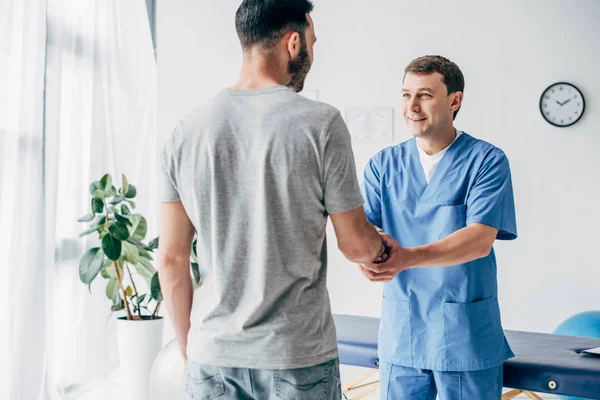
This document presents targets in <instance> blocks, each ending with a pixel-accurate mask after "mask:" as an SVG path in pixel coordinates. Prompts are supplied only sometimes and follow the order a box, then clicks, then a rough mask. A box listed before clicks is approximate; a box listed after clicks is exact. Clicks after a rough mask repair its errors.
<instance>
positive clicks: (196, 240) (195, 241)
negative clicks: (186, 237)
mask: <svg viewBox="0 0 600 400" xmlns="http://www.w3.org/2000/svg"><path fill="white" fill-rule="evenodd" d="M197 246H198V239H194V241H193V242H192V253H194V255H195V256H196V257H198V254H196V251H197V249H196V248H197Z"/></svg>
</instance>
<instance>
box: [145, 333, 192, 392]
mask: <svg viewBox="0 0 600 400" xmlns="http://www.w3.org/2000/svg"><path fill="white" fill-rule="evenodd" d="M184 381H185V376H184V365H183V357H181V354H180V353H179V345H178V344H177V340H175V339H173V340H171V341H170V342H169V343H167V345H166V346H164V347H163V348H162V349H161V350H160V353H158V356H156V359H155V360H154V364H153V365H152V371H151V372H150V399H151V400H173V399H183V398H184V396H183V394H184V393H183V388H184Z"/></svg>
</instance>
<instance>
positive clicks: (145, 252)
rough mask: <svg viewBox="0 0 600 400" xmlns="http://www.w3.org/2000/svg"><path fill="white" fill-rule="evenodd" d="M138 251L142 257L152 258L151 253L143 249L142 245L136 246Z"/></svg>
mask: <svg viewBox="0 0 600 400" xmlns="http://www.w3.org/2000/svg"><path fill="white" fill-rule="evenodd" d="M138 252H139V253H140V257H144V258H145V259H147V260H150V261H152V260H154V258H153V257H152V254H150V252H149V251H148V250H146V249H144V248H143V247H138Z"/></svg>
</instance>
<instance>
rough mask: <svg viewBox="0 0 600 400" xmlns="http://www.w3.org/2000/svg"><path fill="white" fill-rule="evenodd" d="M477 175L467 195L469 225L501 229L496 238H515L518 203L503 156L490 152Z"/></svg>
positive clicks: (506, 162) (508, 167)
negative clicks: (516, 202)
mask: <svg viewBox="0 0 600 400" xmlns="http://www.w3.org/2000/svg"><path fill="white" fill-rule="evenodd" d="M477 175H478V176H477V177H476V179H475V184H474V185H473V187H472V188H471V190H470V192H469V195H468V196H467V225H470V224H472V223H481V224H484V225H488V226H491V227H494V228H496V229H498V235H497V239H500V240H512V239H516V238H517V222H516V215H515V200H514V195H513V187H512V179H511V175H510V166H509V164H508V159H507V158H506V156H505V155H504V153H503V152H502V151H496V152H494V153H491V154H490V155H489V156H488V158H487V159H486V160H485V161H484V163H483V166H482V167H481V168H480V169H479V171H478V174H477Z"/></svg>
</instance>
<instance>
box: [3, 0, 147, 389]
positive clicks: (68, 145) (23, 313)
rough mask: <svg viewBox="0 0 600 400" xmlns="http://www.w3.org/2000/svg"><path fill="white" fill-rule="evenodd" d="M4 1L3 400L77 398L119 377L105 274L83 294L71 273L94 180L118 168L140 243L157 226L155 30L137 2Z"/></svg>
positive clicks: (85, 243)
mask: <svg viewBox="0 0 600 400" xmlns="http://www.w3.org/2000/svg"><path fill="white" fill-rule="evenodd" d="M4 1H6V0H4ZM8 3H9V4H10V6H9V13H8V15H9V17H8V18H7V19H10V24H9V25H8V26H7V25H6V24H5V22H4V21H3V22H2V26H1V27H0V29H2V33H3V39H2V45H3V46H2V49H3V55H2V57H3V60H2V61H3V62H2V68H7V69H8V70H9V71H8V72H9V74H5V71H3V70H0V79H2V83H3V86H2V89H4V87H5V85H6V87H7V88H8V92H7V93H8V96H2V99H3V102H5V103H6V104H2V103H0V112H2V113H3V117H8V119H7V120H6V121H7V122H4V119H3V122H2V125H0V131H2V132H3V135H2V139H1V142H0V145H1V149H2V152H1V156H2V161H1V162H0V176H1V177H2V181H1V182H0V194H1V196H0V198H1V203H0V207H1V213H0V216H1V218H2V219H1V229H0V232H1V234H2V236H1V238H0V239H1V242H0V243H1V245H2V251H0V254H2V255H3V256H4V257H3V259H4V263H1V264H0V268H3V269H4V270H6V271H7V272H8V275H7V274H3V275H4V276H8V280H7V281H6V280H3V279H0V282H2V283H3V284H4V285H6V286H7V287H6V288H5V287H0V290H2V292H0V293H3V294H6V298H7V301H8V302H7V303H4V302H2V303H0V304H8V309H9V314H8V315H9V318H10V324H9V326H10V329H9V332H7V334H9V335H10V339H11V342H10V352H9V353H8V355H9V356H10V357H8V358H7V361H6V362H5V361H4V357H3V358H2V359H1V360H2V361H0V362H1V363H3V364H5V365H3V366H2V367H5V368H7V369H8V370H9V371H10V374H9V377H8V381H7V382H8V383H10V384H11V386H10V392H9V393H10V395H9V396H6V397H3V396H2V395H3V393H0V398H7V399H11V400H35V399H42V398H45V393H48V394H49V397H50V398H51V399H63V398H74V397H76V396H77V394H79V393H82V392H84V391H86V390H89V389H90V388H94V387H97V386H98V385H105V384H107V382H108V383H110V380H111V377H115V376H118V355H117V351H116V335H115V327H114V320H115V318H116V317H117V316H118V315H116V314H114V315H112V316H110V315H109V314H110V301H109V300H108V299H106V296H105V294H104V288H105V281H104V280H103V279H102V278H101V277H100V276H99V277H98V278H97V279H96V281H95V282H94V284H92V287H91V291H92V294H91V295H90V293H89V292H88V289H87V287H85V285H83V284H82V283H81V282H80V281H79V275H78V262H79V258H80V256H81V255H82V254H83V253H84V252H85V250H86V249H88V248H89V247H91V246H92V245H94V244H97V242H95V240H97V239H95V238H94V237H93V235H90V236H86V237H85V238H79V237H78V235H79V233H80V232H82V231H84V230H86V228H87V225H86V224H83V223H79V222H77V221H76V220H77V218H78V217H80V216H82V215H84V214H86V213H87V212H88V211H89V209H90V194H89V186H90V183H91V182H92V181H94V180H98V179H100V177H101V176H102V175H103V174H105V173H111V174H112V175H113V178H114V179H115V181H116V182H120V177H121V174H125V175H126V176H127V178H128V180H129V182H130V183H133V184H134V185H136V187H137V189H138V193H137V197H136V199H135V202H136V204H137V207H136V211H137V212H139V213H141V214H143V215H144V216H145V217H146V219H147V221H148V235H147V237H148V238H151V237H154V236H156V234H157V209H156V205H157V198H156V170H157V163H156V160H157V152H158V150H157V142H156V138H157V135H156V123H155V112H156V110H155V103H156V63H155V58H154V49H153V45H152V36H151V30H150V24H149V20H148V14H147V11H146V2H145V0H132V1H129V0H128V1H122V0H102V1H98V0H37V1H36V0H14V1H9V2H8ZM2 11H3V10H2ZM2 15H3V17H2V18H4V16H5V15H6V13H4V12H3V13H2ZM11 16H12V17H11ZM19 18H20V19H19ZM24 21H27V23H26V24H24ZM19 23H21V24H22V25H23V24H24V25H23V27H22V28H18V26H19V25H18V24H19ZM17 28H18V29H17ZM5 30H6V31H7V32H8V34H9V37H10V38H9V40H8V44H9V45H8V46H6V45H5V43H4V42H5V40H4V33H5V32H4V31H5ZM46 36H47V37H46ZM19 37H20V39H19ZM5 47H7V48H8V49H9V50H10V51H11V52H10V53H8V55H5V52H4V48H5ZM5 58H6V59H7V60H8V61H9V62H8V67H6V66H5V62H4V59H5ZM44 63H45V71H46V79H45V103H44V101H43V99H44V96H43V95H44V79H43V77H44ZM2 92H3V93H4V90H2ZM4 114H5V115H4ZM0 326H3V324H0ZM4 330H8V329H6V328H4ZM5 333H6V332H5ZM3 343H4V342H3ZM0 372H1V371H0ZM2 375H3V374H0V376H2ZM0 379H3V378H0ZM0 383H3V381H1V380H0ZM44 385H45V386H46V387H45V388H44ZM0 388H1V386H0ZM7 390H8V389H7Z"/></svg>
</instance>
